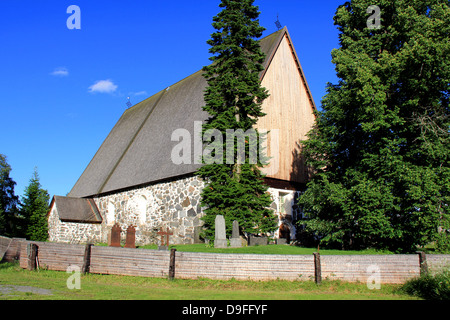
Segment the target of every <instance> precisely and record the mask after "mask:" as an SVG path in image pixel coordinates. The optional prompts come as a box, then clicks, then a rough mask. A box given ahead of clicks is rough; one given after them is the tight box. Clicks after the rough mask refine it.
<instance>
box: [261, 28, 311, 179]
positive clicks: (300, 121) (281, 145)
mask: <svg viewBox="0 0 450 320" xmlns="http://www.w3.org/2000/svg"><path fill="white" fill-rule="evenodd" d="M283 31H284V32H283V34H282V35H281V40H280V41H279V45H278V47H277V49H276V51H275V52H274V53H273V55H272V57H270V58H271V60H269V61H268V66H267V67H266V70H265V73H264V74H263V76H262V85H263V87H265V88H266V89H267V90H269V93H270V97H269V98H267V99H266V100H265V101H264V104H263V112H264V113H266V114H267V115H266V116H265V117H262V118H260V119H259V121H258V124H257V128H258V129H266V130H272V131H271V134H270V135H269V137H268V141H267V152H268V155H269V156H270V157H272V160H271V165H270V166H269V167H267V168H265V169H264V170H263V172H264V173H265V174H267V177H268V178H273V179H279V180H284V181H292V182H297V183H306V182H307V178H308V174H307V171H306V168H305V166H304V161H303V159H302V156H301V150H300V145H299V142H300V141H301V140H305V139H306V138H307V137H306V134H307V133H308V132H309V131H310V130H311V128H312V127H313V125H314V121H315V115H314V110H315V104H314V100H313V98H312V95H311V93H310V90H309V87H308V84H307V82H306V80H305V77H304V74H303V70H302V68H301V65H300V62H299V60H298V57H297V54H296V52H295V49H294V46H293V45H292V41H291V39H290V37H289V33H288V31H287V28H284V29H283ZM274 129H278V130H276V131H278V136H277V135H276V134H275V132H274V131H275V130H274ZM273 139H276V140H278V143H277V142H276V141H272V140H273Z"/></svg>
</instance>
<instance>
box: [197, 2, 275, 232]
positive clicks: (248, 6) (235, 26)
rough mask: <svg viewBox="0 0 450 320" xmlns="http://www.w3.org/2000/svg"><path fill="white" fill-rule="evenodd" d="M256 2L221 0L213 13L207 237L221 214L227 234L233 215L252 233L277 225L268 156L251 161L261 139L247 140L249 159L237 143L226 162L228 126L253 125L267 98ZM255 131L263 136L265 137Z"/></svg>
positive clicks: (207, 96)
mask: <svg viewBox="0 0 450 320" xmlns="http://www.w3.org/2000/svg"><path fill="white" fill-rule="evenodd" d="M253 2H254V0H222V2H221V4H220V5H219V7H221V8H223V9H222V11H221V12H220V13H219V14H218V15H217V16H215V17H214V18H213V21H214V22H213V24H212V25H213V27H214V28H215V29H216V32H215V33H213V34H212V35H211V39H210V40H208V41H207V43H208V44H209V45H210V46H211V48H210V50H209V52H210V53H211V54H212V55H213V56H212V57H211V58H210V60H211V61H212V62H213V63H212V64H211V65H210V66H206V67H204V69H203V71H204V77H205V78H206V80H207V82H208V87H207V88H206V91H205V96H204V99H205V103H206V105H205V106H204V107H203V110H205V111H206V112H208V114H209V115H210V117H209V119H208V120H207V121H206V122H205V123H204V124H203V134H204V139H205V136H206V135H207V132H208V130H214V131H215V132H216V134H215V135H214V138H212V139H211V141H210V142H211V143H210V147H211V149H212V150H211V152H210V154H209V158H210V159H209V161H207V160H206V158H205V156H204V157H203V163H204V165H203V166H202V168H201V169H200V170H199V171H198V172H197V174H198V175H199V176H200V177H202V178H203V179H204V181H205V183H206V185H205V188H204V189H203V191H202V202H201V203H202V205H203V207H205V208H206V210H204V213H205V216H204V217H203V221H204V227H205V236H206V237H208V238H213V235H214V220H215V217H216V215H218V214H220V215H223V216H224V217H225V221H226V225H227V233H228V234H230V232H231V229H232V222H233V220H238V221H239V225H240V228H241V230H242V231H243V232H245V233H248V234H260V233H261V234H264V233H267V232H271V231H273V230H274V229H275V227H276V220H275V216H274V214H273V212H272V211H271V210H269V209H268V207H269V206H270V204H271V199H270V195H269V194H268V193H267V190H268V187H267V185H265V184H264V182H263V175H262V174H261V171H260V168H261V167H262V165H263V161H262V160H261V159H260V158H258V159H257V161H255V162H253V161H250V156H249V155H250V153H251V150H253V152H255V150H256V149H258V148H259V147H260V145H259V143H257V144H258V145H255V142H254V141H250V140H252V139H246V140H245V143H246V145H245V161H241V162H240V161H237V160H238V159H237V158H238V157H237V143H236V144H235V143H233V145H234V146H233V148H234V149H233V152H232V153H233V155H234V156H235V157H234V158H235V159H234V160H236V161H233V163H230V161H228V162H227V160H226V152H225V150H226V149H227V144H226V141H227V138H226V132H227V129H228V130H231V129H232V130H238V129H241V130H242V131H243V132H247V130H249V129H250V130H251V129H252V128H253V127H254V125H255V124H256V123H257V121H258V118H260V117H262V116H264V113H263V112H262V111H261V105H262V103H263V101H264V100H265V99H266V98H267V97H268V92H267V91H266V89H265V88H263V87H262V86H261V82H260V79H259V74H260V72H261V71H262V70H263V66H262V63H263V62H264V59H265V55H264V54H263V53H262V51H261V48H260V46H259V41H258V40H257V39H258V38H259V37H261V35H262V32H263V31H264V30H265V29H264V28H263V27H261V26H260V25H259V20H258V17H259V14H260V12H259V11H258V7H257V6H254V5H253ZM255 132H256V134H257V135H258V138H259V139H258V141H261V139H262V137H261V136H260V135H259V133H258V132H257V131H255ZM233 139H234V138H233ZM236 140H237V139H234V141H233V142H237V141H236ZM228 148H229V146H228ZM227 151H228V152H229V151H230V150H227ZM211 158H212V159H214V161H212V160H211Z"/></svg>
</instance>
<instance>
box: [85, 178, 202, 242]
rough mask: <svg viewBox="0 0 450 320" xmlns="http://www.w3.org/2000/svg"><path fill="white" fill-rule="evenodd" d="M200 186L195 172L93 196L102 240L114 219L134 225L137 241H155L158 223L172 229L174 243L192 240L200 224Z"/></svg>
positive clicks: (156, 239) (124, 224) (124, 223)
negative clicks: (100, 195)
mask: <svg viewBox="0 0 450 320" xmlns="http://www.w3.org/2000/svg"><path fill="white" fill-rule="evenodd" d="M202 189H203V181H201V180H200V179H199V178H198V177H195V176H194V177H188V178H185V179H180V180H176V181H171V182H164V183H160V184H155V185H151V186H147V187H144V188H139V189H133V190H129V191H124V192H121V193H116V194H112V195H107V196H103V197H98V198H94V201H95V203H96V204H97V207H98V209H99V211H100V214H101V215H102V218H103V223H102V225H101V226H102V240H101V241H102V242H106V240H107V239H106V238H104V236H105V235H106V234H107V232H106V230H107V229H108V228H110V226H111V225H112V224H114V223H115V222H117V223H119V225H121V226H122V229H125V230H126V227H127V226H129V225H133V226H135V228H136V245H145V244H151V243H153V244H154V243H158V239H159V237H158V234H157V232H158V231H159V229H160V228H161V227H165V228H166V227H169V228H170V230H171V232H173V236H172V237H171V241H173V244H189V243H194V234H195V231H194V230H195V227H199V226H201V225H202V221H201V220H200V218H201V216H202V208H201V206H200V193H201V190H202ZM112 208H114V209H112ZM112 212H113V214H112Z"/></svg>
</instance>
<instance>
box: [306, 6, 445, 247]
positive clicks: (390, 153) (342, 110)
mask: <svg viewBox="0 0 450 320" xmlns="http://www.w3.org/2000/svg"><path fill="white" fill-rule="evenodd" d="M372 5H377V6H378V7H379V8H380V13H381V15H380V18H381V19H380V21H379V22H380V25H379V26H380V27H379V28H376V23H374V21H372V20H371V19H372V18H374V17H375V18H376V15H375V16H373V17H370V16H371V14H373V10H372V9H370V8H369V6H372ZM368 8H369V10H368ZM368 20H369V21H368ZM334 21H335V25H337V26H338V29H339V31H340V35H339V39H340V48H339V49H335V50H333V52H332V58H333V63H334V64H335V66H336V71H337V76H338V77H339V82H338V83H337V84H328V88H327V95H326V96H325V97H324V98H323V101H322V108H323V112H318V113H317V121H316V124H315V128H314V129H313V130H312V131H311V132H310V133H309V140H308V141H305V142H304V150H305V154H306V158H307V162H308V163H309V165H311V166H312V167H313V168H314V169H315V170H316V175H315V177H314V178H313V179H312V181H311V182H310V183H309V184H308V189H307V191H306V192H305V193H304V194H303V195H302V196H301V198H300V205H301V206H302V207H303V211H304V213H305V214H306V216H307V217H308V220H307V221H302V222H301V223H302V224H304V225H305V226H306V229H305V234H306V235H307V236H308V235H309V236H319V237H321V239H322V240H321V241H322V244H327V245H329V246H340V247H342V246H343V247H344V248H366V247H374V248H379V249H386V248H387V249H391V250H394V251H413V250H415V249H416V247H417V246H423V245H425V244H427V243H429V242H431V241H436V243H437V247H438V250H441V251H445V250H448V249H449V229H450V165H449V156H450V134H449V132H450V130H449V129H450V120H449V97H450V96H449V86H450V60H449V57H450V23H449V21H450V8H449V2H448V0H433V1H412V0H399V1H387V0H381V1H372V0H353V1H351V2H347V3H345V4H344V5H343V6H340V7H339V8H338V10H337V12H336V15H335V18H334ZM372 26H375V27H372Z"/></svg>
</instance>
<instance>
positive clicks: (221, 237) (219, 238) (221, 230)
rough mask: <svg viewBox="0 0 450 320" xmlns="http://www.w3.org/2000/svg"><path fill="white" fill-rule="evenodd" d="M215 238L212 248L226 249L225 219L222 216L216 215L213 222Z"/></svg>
mask: <svg viewBox="0 0 450 320" xmlns="http://www.w3.org/2000/svg"><path fill="white" fill-rule="evenodd" d="M215 230H216V237H215V238H214V248H226V247H227V235H226V227H225V219H224V217H223V216H222V215H217V216H216V220H215Z"/></svg>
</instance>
